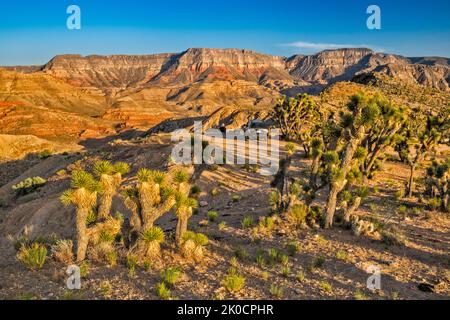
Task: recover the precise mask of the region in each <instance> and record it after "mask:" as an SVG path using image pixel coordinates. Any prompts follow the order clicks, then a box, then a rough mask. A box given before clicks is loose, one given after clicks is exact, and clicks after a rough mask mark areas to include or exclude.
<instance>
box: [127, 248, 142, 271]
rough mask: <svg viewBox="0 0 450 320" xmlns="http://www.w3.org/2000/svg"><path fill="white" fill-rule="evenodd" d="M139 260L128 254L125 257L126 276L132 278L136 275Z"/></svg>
mask: <svg viewBox="0 0 450 320" xmlns="http://www.w3.org/2000/svg"><path fill="white" fill-rule="evenodd" d="M138 261H139V258H138V257H137V256H136V255H135V254H132V253H130V254H128V255H127V267H128V274H129V276H130V277H134V276H135V275H136V267H137V265H138Z"/></svg>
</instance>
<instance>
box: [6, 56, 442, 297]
mask: <svg viewBox="0 0 450 320" xmlns="http://www.w3.org/2000/svg"><path fill="white" fill-rule="evenodd" d="M449 62H450V59H449V58H442V57H404V56H400V55H395V54H388V53H377V52H374V51H372V50H370V49H365V48H348V49H337V50H325V51H322V52H319V53H317V54H314V55H294V56H292V57H282V56H273V55H268V54H262V53H258V52H255V51H251V50H242V49H206V48H192V49H187V50H186V51H184V52H181V53H162V54H152V55H140V56H137V55H113V56H97V55H91V56H81V55H60V56H55V57H54V58H53V59H51V60H50V61H49V62H48V63H46V64H45V65H40V66H11V67H9V66H8V67H6V66H5V67H0V268H1V269H2V272H1V273H0V298H2V299H51V300H53V299H448V298H449V296H450V255H449V248H450V215H449V211H450V203H449V199H450V89H449V83H450V66H449ZM194 121H202V123H203V127H204V128H205V129H209V128H217V129H222V130H227V131H228V130H232V129H242V128H247V127H248V125H249V123H251V122H258V123H270V126H271V127H273V128H275V127H276V128H279V129H280V130H281V132H282V134H283V137H282V138H283V139H282V141H280V158H281V160H280V168H279V170H278V172H277V174H276V175H274V176H266V175H262V174H260V172H259V171H260V170H261V168H260V167H259V166H258V165H253V164H239V165H238V164H232V163H225V164H209V165H208V164H199V165H180V164H177V163H174V161H173V159H172V158H171V152H172V149H173V146H174V143H173V142H172V141H171V133H172V132H173V131H175V130H177V129H186V130H192V127H193V124H194ZM207 145H208V142H205V143H204V146H203V147H207ZM70 265H76V266H78V267H79V268H80V270H81V289H80V290H69V289H68V287H67V277H68V275H67V273H66V270H67V267H68V266H70ZM368 270H369V271H368ZM370 270H378V272H379V274H380V275H381V287H377V288H375V289H370V288H368V287H367V279H368V277H369V276H371V272H372V271H370Z"/></svg>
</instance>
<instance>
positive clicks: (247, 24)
mask: <svg viewBox="0 0 450 320" xmlns="http://www.w3.org/2000/svg"><path fill="white" fill-rule="evenodd" d="M71 4H76V5H78V6H79V7H80V8H81V26H82V28H81V30H68V29H67V27H66V20H67V17H68V16H69V15H68V14H67V13H66V9H67V7H68V6H69V5H71ZM371 4H376V5H378V6H379V7H380V8H381V23H382V29H381V30H369V29H367V27H366V20H367V17H368V16H369V15H368V14H366V9H367V7H368V6H369V5H371ZM0 17H1V18H0V65H29V64H43V63H45V62H47V61H48V60H49V59H50V58H51V57H53V56H54V55H57V54H64V53H80V54H83V55H88V54H147V53H159V52H180V51H183V50H185V49H187V48H189V47H213V48H246V49H253V50H256V51H259V52H263V53H270V54H277V55H284V56H290V55H293V54H296V53H306V54H310V53H314V52H317V51H320V50H322V49H324V48H336V47H347V46H366V47H370V48H373V49H375V50H378V51H386V52H391V53H397V54H402V55H407V56H424V55H428V56H430V55H440V56H446V57H450V0H428V1H417V0H409V1H407V0H395V1H394V0H386V1H381V0H370V1H366V0H348V1H344V0H330V1H326V0H314V1H312V0H311V1H303V0H296V1H292V0H195V1H194V0H192V1H188V0H184V1H181V0H170V1H163V0H157V1H153V0H146V1H144V0H120V1H119V0H108V1H107V0H95V1H94V0H29V1H25V0H14V1H12V0H11V1H0Z"/></svg>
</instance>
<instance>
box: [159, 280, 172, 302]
mask: <svg viewBox="0 0 450 320" xmlns="http://www.w3.org/2000/svg"><path fill="white" fill-rule="evenodd" d="M156 294H157V295H158V297H159V298H160V299H162V300H169V299H170V295H171V292H170V289H169V288H167V286H166V284H165V283H164V282H161V283H158V285H157V286H156Z"/></svg>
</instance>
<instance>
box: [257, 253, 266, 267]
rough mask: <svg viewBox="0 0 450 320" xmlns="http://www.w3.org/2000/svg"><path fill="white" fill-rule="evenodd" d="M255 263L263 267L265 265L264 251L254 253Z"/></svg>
mask: <svg viewBox="0 0 450 320" xmlns="http://www.w3.org/2000/svg"><path fill="white" fill-rule="evenodd" d="M256 264H257V265H258V266H259V267H260V268H263V267H264V266H265V265H266V259H265V258H264V253H262V252H260V253H258V254H257V255H256Z"/></svg>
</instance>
